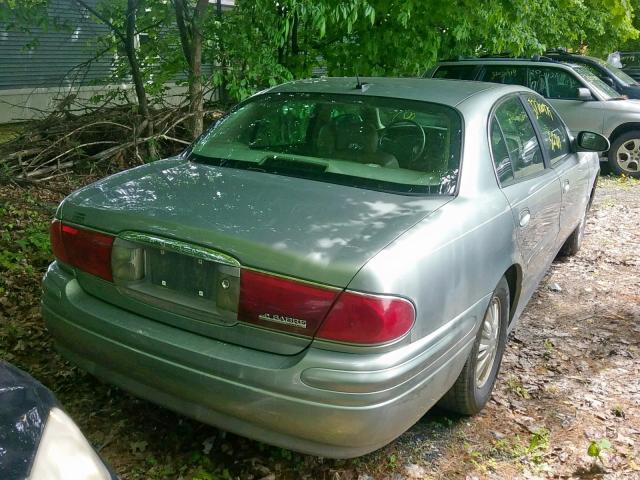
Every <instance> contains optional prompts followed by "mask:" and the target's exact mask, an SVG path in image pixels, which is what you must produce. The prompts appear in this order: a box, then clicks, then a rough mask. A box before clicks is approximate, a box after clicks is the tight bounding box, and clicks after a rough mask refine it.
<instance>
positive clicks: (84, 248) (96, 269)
mask: <svg viewBox="0 0 640 480" xmlns="http://www.w3.org/2000/svg"><path fill="white" fill-rule="evenodd" d="M50 236H51V249H52V250H53V254H54V255H55V257H56V258H57V259H58V260H60V261H61V262H64V263H67V264H69V265H71V266H73V267H76V268H78V269H80V270H82V271H83V272H87V273H90V274H92V275H96V276H98V277H101V278H103V279H105V280H108V281H110V282H111V281H112V280H113V277H112V275H111V246H112V244H113V240H114V237H112V236H111V235H105V234H103V233H98V232H93V231H91V230H85V229H81V228H76V227H72V226H70V225H65V224H64V223H62V222H60V221H59V220H54V221H53V222H52V223H51V228H50Z"/></svg>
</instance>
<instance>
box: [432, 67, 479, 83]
mask: <svg viewBox="0 0 640 480" xmlns="http://www.w3.org/2000/svg"><path fill="white" fill-rule="evenodd" d="M476 69H477V67H476V65H441V66H439V67H438V69H437V70H436V71H435V73H434V74H433V78H453V79H457V80H473V79H474V78H475V73H476Z"/></svg>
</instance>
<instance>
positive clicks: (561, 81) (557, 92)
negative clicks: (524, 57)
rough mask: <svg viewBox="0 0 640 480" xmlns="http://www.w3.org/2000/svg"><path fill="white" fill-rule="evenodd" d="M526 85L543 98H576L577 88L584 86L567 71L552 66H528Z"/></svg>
mask: <svg viewBox="0 0 640 480" xmlns="http://www.w3.org/2000/svg"><path fill="white" fill-rule="evenodd" d="M526 85H527V86H528V87H529V88H530V89H531V90H534V91H536V92H538V93H539V94H540V95H542V96H543V97H545V98H555V99H563V100H578V98H579V97H578V88H581V87H584V85H583V84H582V83H580V81H579V80H578V79H577V78H575V77H574V76H573V75H571V74H570V73H569V72H567V71H565V70H562V69H560V68H553V67H529V81H528V83H527V84H526Z"/></svg>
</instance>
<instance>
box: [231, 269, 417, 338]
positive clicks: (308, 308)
mask: <svg viewBox="0 0 640 480" xmlns="http://www.w3.org/2000/svg"><path fill="white" fill-rule="evenodd" d="M238 319H239V320H241V321H245V322H249V323H253V324H256V325H260V326H263V327H268V328H271V329H275V330H280V331H285V332H288V333H296V334H299V335H304V336H308V337H311V336H315V337H316V338H318V339H322V340H329V341H336V342H344V343H355V344H361V345H374V344H380V343H386V342H390V341H392V340H395V339H397V338H400V337H402V336H403V335H405V334H406V333H407V332H408V331H409V329H410V328H411V327H412V325H413V322H414V320H415V311H414V308H413V304H412V303H411V302H409V301H408V300H405V299H403V298H399V297H393V296H384V295H369V294H364V293H357V292H350V291H343V292H340V291H339V290H336V289H331V288H324V287H321V286H317V285H312V284H307V283H302V282H299V281H295V280H290V279H286V278H282V277H278V276H273V275H268V274H265V273H259V272H255V271H252V270H242V272H241V274H240V305H239V308H238Z"/></svg>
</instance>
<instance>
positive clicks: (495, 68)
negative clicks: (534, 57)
mask: <svg viewBox="0 0 640 480" xmlns="http://www.w3.org/2000/svg"><path fill="white" fill-rule="evenodd" d="M482 80H483V81H485V82H493V83H506V84H508V85H526V84H527V67H524V66H518V65H487V66H486V67H485V68H484V75H483V77H482Z"/></svg>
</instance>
